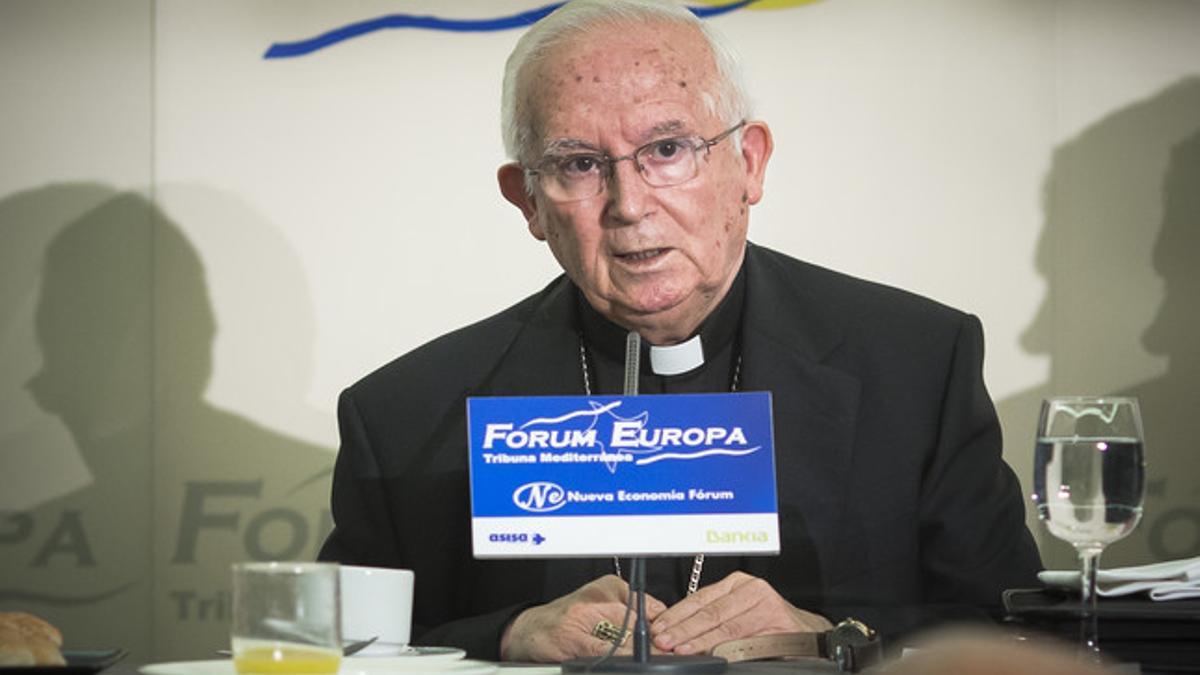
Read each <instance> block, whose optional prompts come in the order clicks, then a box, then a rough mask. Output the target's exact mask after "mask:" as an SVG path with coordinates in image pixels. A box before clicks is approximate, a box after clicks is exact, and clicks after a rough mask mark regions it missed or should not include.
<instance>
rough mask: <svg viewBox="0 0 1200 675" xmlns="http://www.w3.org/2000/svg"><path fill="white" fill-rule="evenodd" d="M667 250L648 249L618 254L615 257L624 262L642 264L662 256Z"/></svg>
mask: <svg viewBox="0 0 1200 675" xmlns="http://www.w3.org/2000/svg"><path fill="white" fill-rule="evenodd" d="M667 250H668V249H665V248H648V249H644V250H641V251H631V252H629V253H618V254H617V257H618V258H620V259H621V260H624V261H626V262H642V261H645V260H651V259H653V258H657V257H658V256H660V255H663V254H664V253H666V252H667Z"/></svg>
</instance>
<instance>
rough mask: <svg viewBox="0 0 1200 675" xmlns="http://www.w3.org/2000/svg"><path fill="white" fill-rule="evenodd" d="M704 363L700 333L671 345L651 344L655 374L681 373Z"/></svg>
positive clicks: (651, 363)
mask: <svg viewBox="0 0 1200 675" xmlns="http://www.w3.org/2000/svg"><path fill="white" fill-rule="evenodd" d="M702 365H704V347H703V345H701V343H700V335H699V333H697V334H696V335H695V337H693V338H692V339H691V340H688V341H686V342H681V343H679V344H677V345H671V346H669V347H656V346H654V345H651V346H650V369H651V370H653V371H654V374H655V375H679V374H680V373H686V372H688V371H689V370H694V369H696V368H699V367H700V366H702Z"/></svg>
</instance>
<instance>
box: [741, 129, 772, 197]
mask: <svg viewBox="0 0 1200 675" xmlns="http://www.w3.org/2000/svg"><path fill="white" fill-rule="evenodd" d="M774 149H775V141H774V140H772V138H771V129H770V127H768V126H767V123H766V122H747V123H746V128H745V129H744V130H743V131H742V161H743V162H745V165H746V198H747V200H748V201H749V202H750V203H751V204H757V203H758V202H759V200H761V199H762V196H763V181H764V180H766V176H767V162H768V161H769V160H770V159H771V151H772V150H774Z"/></svg>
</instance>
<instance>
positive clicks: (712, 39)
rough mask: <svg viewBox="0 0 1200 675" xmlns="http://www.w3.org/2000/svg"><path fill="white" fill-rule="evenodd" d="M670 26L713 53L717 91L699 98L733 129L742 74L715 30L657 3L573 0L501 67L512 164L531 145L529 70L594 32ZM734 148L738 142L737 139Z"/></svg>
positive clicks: (741, 111) (503, 120)
mask: <svg viewBox="0 0 1200 675" xmlns="http://www.w3.org/2000/svg"><path fill="white" fill-rule="evenodd" d="M650 21H661V22H672V23H676V24H682V25H686V26H693V27H695V28H696V29H697V30H699V31H700V34H701V35H702V36H703V37H704V39H705V41H706V42H707V43H708V46H709V49H710V50H711V51H712V55H713V60H714V61H715V62H716V67H717V85H716V86H717V91H712V92H702V93H701V95H702V97H703V100H704V102H705V105H706V106H707V107H708V109H709V111H710V112H712V113H713V114H714V115H716V116H717V117H718V118H720V119H721V120H723V121H724V122H725V123H726V124H729V125H733V124H737V123H738V121H740V120H743V119H745V118H746V117H748V116H749V114H750V105H749V100H748V97H747V96H746V89H745V86H744V85H743V83H742V75H741V68H740V67H739V65H738V60H737V57H736V56H735V54H734V52H733V50H732V49H731V48H730V47H729V46H728V44H726V42H725V40H724V38H722V37H721V36H720V34H718V33H717V31H716V30H715V29H713V28H712V27H710V26H708V25H706V24H705V23H704V22H703V21H701V20H700V19H698V18H697V17H696V15H694V14H692V12H691V11H689V10H688V9H687V8H686V7H683V6H681V5H675V4H670V3H666V2H662V1H661V0H573V1H572V2H568V3H566V4H565V5H563V6H562V7H559V8H558V9H556V10H554V12H552V13H551V14H549V15H548V16H546V17H545V18H543V19H542V20H541V21H538V22H537V23H535V24H534V25H533V27H531V28H530V29H529V30H528V31H527V32H526V33H525V34H524V35H522V36H521V39H520V40H518V41H517V46H516V47H514V48H513V51H512V54H510V55H509V56H508V61H507V62H506V63H505V65H504V85H503V89H502V91H501V95H500V126H501V133H502V134H503V137H504V150H505V152H506V153H507V154H508V157H509V158H510V159H514V160H517V161H522V160H528V159H529V155H528V153H529V152H530V150H531V148H530V147H529V145H530V143H531V142H532V140H533V128H532V126H533V125H532V121H531V120H530V114H529V110H528V109H527V106H525V105H523V101H522V100H521V98H522V97H520V96H519V94H520V93H521V91H522V87H523V85H524V82H523V80H522V76H523V74H524V72H525V70H526V68H528V67H529V66H530V65H532V64H536V63H538V62H540V61H541V60H542V59H543V58H545V57H546V55H547V54H548V53H549V52H550V51H551V50H553V49H554V48H555V47H557V46H558V45H560V44H562V43H563V42H565V41H567V40H569V39H571V38H573V37H576V36H578V35H579V34H581V33H583V32H585V31H587V30H588V29H590V28H593V27H596V26H610V27H611V26H615V25H619V24H622V23H626V24H628V23H638V22H650ZM733 140H734V141H735V142H737V141H739V140H740V139H739V138H737V137H736V135H735V138H734V139H733Z"/></svg>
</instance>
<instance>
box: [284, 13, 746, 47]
mask: <svg viewBox="0 0 1200 675" xmlns="http://www.w3.org/2000/svg"><path fill="white" fill-rule="evenodd" d="M756 1H757V0H740V1H739V2H731V3H729V4H726V5H718V6H715V7H689V8H688V9H689V10H691V12H692V13H693V14H695V15H696V16H698V17H700V18H702V19H703V18H708V17H710V16H717V15H720V14H725V13H727V12H732V11H734V10H736V9H741V8H742V7H745V6H746V5H749V4H751V3H753V2H756ZM563 4H564V3H561V2H555V3H552V4H549V5H546V6H544V7H539V8H537V9H531V10H529V11H526V12H520V13H518V14H513V15H511V16H501V17H497V18H494V19H443V18H439V17H436V16H418V15H416V14H388V15H386V16H381V17H377V18H374V19H367V20H365V21H358V22H355V23H351V24H347V25H345V26H342V27H340V28H334V29H333V30H330V31H326V32H324V33H322V34H320V35H318V36H316V37H312V38H308V39H305V40H297V41H295V42H276V43H275V44H273V45H271V46H270V47H269V48H268V49H267V51H266V53H265V54H263V58H264V59H286V58H294V57H297V56H304V55H306V54H311V53H313V52H315V51H319V50H321V49H325V48H326V47H330V46H333V45H335V44H337V43H339V42H344V41H346V40H352V39H354V38H356V37H359V36H362V35H366V34H368V33H374V32H375V31H380V30H388V29H393V28H417V29H422V30H437V31H447V32H452V33H484V32H493V31H501V30H509V29H511V28H524V27H526V26H529V25H531V24H534V23H536V22H537V21H539V20H540V19H541V18H542V17H544V16H546V15H547V14H549V13H550V12H553V11H554V10H556V9H558V8H559V7H560V6H562V5H563Z"/></svg>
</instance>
